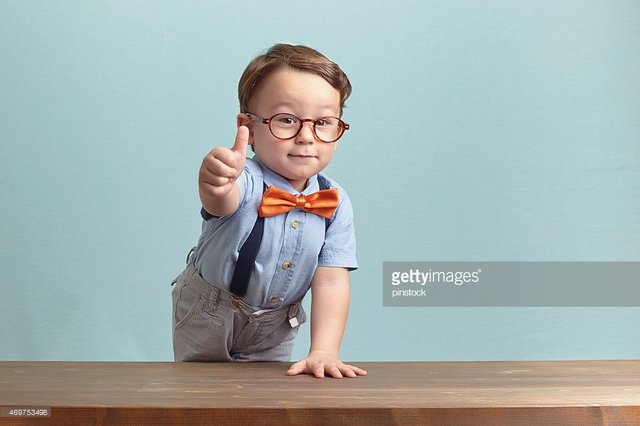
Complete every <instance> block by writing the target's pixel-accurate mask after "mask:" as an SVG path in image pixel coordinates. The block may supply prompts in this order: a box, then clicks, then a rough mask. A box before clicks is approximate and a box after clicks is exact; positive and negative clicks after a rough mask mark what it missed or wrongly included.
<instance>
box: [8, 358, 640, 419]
mask: <svg viewBox="0 0 640 426" xmlns="http://www.w3.org/2000/svg"><path fill="white" fill-rule="evenodd" d="M358 365H360V366H361V367H363V368H365V369H366V370H368V372H369V375H368V376H367V377H359V378H355V379H341V380H337V379H323V380H320V379H315V378H312V377H310V376H296V377H287V376H285V371H286V370H287V368H288V366H289V364H286V363H252V364H221V363H135V362H0V407H2V417H0V424H54V425H63V424H64V425H75V424H78V425H80V424H81V425H87V424H100V425H102V424H132V425H145V424H149V425H151V424H153V425H159V424H176V425H200V424H202V425H204V424H207V425H209V424H214V425H215V424H221V425H233V426H240V425H252V426H253V425H262V424H277V425H283V424H300V425H335V424H354V425H367V426H372V425H414V424H415V425H426V424H434V425H527V426H528V425H550V424H554V425H638V424H640V361H537V362H416V363H411V362H402V363H400V362H398V363H394V362H378V363H364V362H363V363H358ZM18 407H29V408H33V409H35V408H48V409H49V414H50V416H49V417H43V418H32V417H13V416H9V415H8V410H9V409H10V408H18ZM14 413H15V412H14ZM32 413H33V412H32Z"/></svg>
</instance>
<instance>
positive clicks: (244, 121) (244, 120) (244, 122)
mask: <svg viewBox="0 0 640 426" xmlns="http://www.w3.org/2000/svg"><path fill="white" fill-rule="evenodd" d="M236 122H237V125H238V127H240V126H247V128H248V129H249V145H253V121H251V120H250V119H249V117H247V116H246V115H245V114H243V113H240V114H238V115H237V117H236Z"/></svg>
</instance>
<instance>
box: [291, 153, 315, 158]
mask: <svg viewBox="0 0 640 426" xmlns="http://www.w3.org/2000/svg"><path fill="white" fill-rule="evenodd" d="M288 156H289V157H293V158H316V156H315V155H311V154H288Z"/></svg>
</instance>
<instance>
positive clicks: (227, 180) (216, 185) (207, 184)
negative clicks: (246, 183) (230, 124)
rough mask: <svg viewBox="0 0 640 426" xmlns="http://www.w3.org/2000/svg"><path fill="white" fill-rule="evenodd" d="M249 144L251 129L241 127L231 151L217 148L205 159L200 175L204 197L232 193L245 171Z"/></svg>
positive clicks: (199, 179) (199, 182)
mask: <svg viewBox="0 0 640 426" xmlns="http://www.w3.org/2000/svg"><path fill="white" fill-rule="evenodd" d="M248 144H249V129H248V128H247V127H246V126H240V127H238V133H237V134H236V140H235V143H234V144H233V147H231V149H229V148H225V147H217V148H214V149H213V150H212V151H211V152H209V153H208V154H207V155H206V156H205V157H204V159H203V160H202V165H201V166H200V173H199V175H198V184H199V186H200V191H201V192H202V193H203V195H207V196H210V197H221V196H225V195H227V194H228V193H229V191H231V188H233V184H234V183H235V181H236V179H238V177H239V176H240V174H241V173H242V170H243V169H244V163H245V161H246V158H247V145H248Z"/></svg>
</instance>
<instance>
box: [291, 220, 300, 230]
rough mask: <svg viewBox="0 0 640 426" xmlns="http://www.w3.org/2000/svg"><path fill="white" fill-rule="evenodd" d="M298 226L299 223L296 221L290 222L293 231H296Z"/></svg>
mask: <svg viewBox="0 0 640 426" xmlns="http://www.w3.org/2000/svg"><path fill="white" fill-rule="evenodd" d="M298 225H300V222H298V221H297V220H294V221H293V222H291V227H292V228H293V229H296V228H297V227H298Z"/></svg>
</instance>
